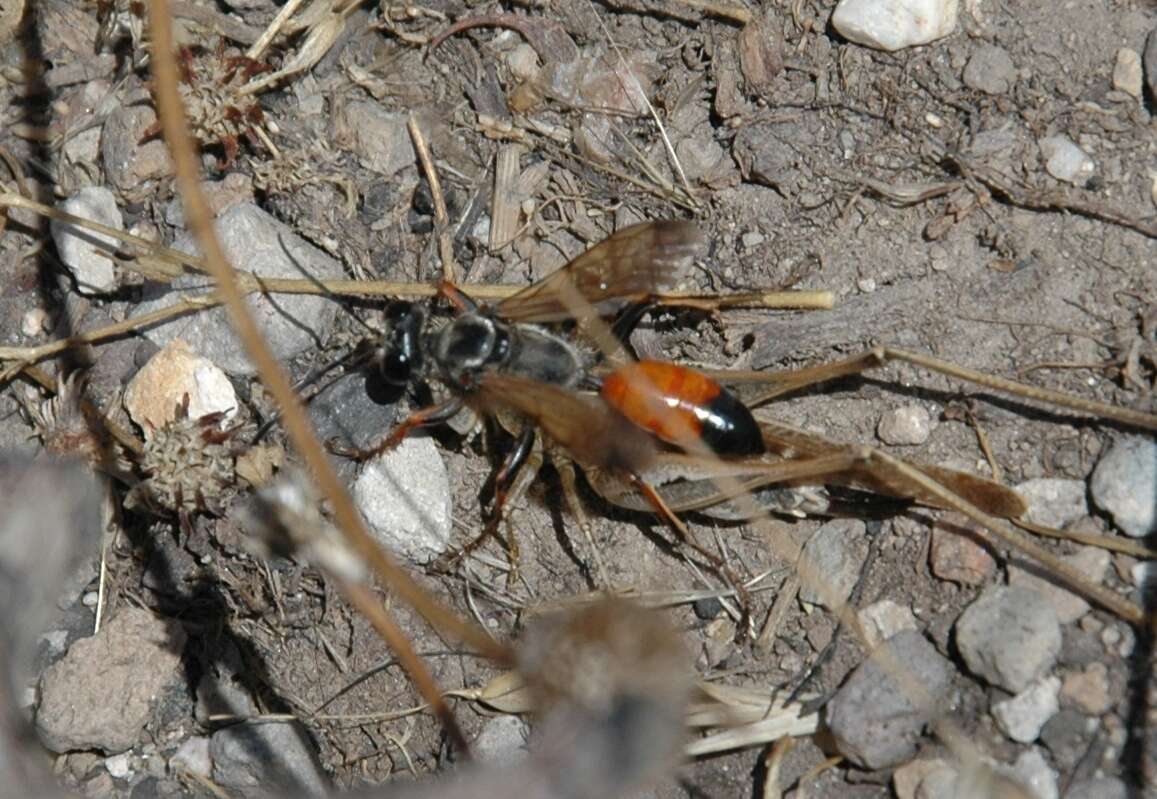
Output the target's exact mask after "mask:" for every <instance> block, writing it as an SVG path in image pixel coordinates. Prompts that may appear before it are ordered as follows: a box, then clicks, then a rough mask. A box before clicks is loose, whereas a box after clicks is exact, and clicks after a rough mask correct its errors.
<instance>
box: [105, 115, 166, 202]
mask: <svg viewBox="0 0 1157 799" xmlns="http://www.w3.org/2000/svg"><path fill="white" fill-rule="evenodd" d="M142 99H143V98H142ZM156 121H157V115H156V112H155V111H153V109H152V107H151V106H150V104H149V103H147V102H125V103H123V104H121V105H120V106H118V107H117V109H116V110H115V111H113V112H112V114H111V115H110V116H109V118H108V121H107V122H105V124H104V129H103V130H102V131H101V137H100V152H101V161H102V162H103V163H104V168H105V173H106V174H107V175H108V178H109V181H110V182H111V183H112V184H113V186H114V187H116V189H117V191H119V192H120V193H121V195H122V196H123V197H124V199H125V200H128V201H130V202H132V201H139V200H143V199H144V198H146V197H149V196H151V195H153V194H154V193H155V191H156V181H157V180H159V179H161V178H165V177H168V176H169V175H171V174H172V173H173V161H172V159H171V158H170V157H169V148H168V147H167V146H166V145H165V142H164V140H163V139H162V138H161V137H160V136H156V137H152V138H150V139H148V140H147V141H142V139H144V135H145V132H146V131H147V130H148V129H149V128H150V127H151V126H153V125H154V124H155V123H156Z"/></svg>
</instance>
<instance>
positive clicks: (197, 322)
mask: <svg viewBox="0 0 1157 799" xmlns="http://www.w3.org/2000/svg"><path fill="white" fill-rule="evenodd" d="M214 227H215V229H216V231H217V235H218V237H219V238H220V239H221V245H222V247H224V249H225V254H226V255H227V256H228V258H229V260H230V261H231V262H232V263H233V264H234V265H236V266H238V267H241V268H244V269H247V270H249V271H251V272H253V273H254V274H256V275H258V276H260V277H269V278H296V279H310V280H332V279H337V278H340V277H342V276H343V273H342V268H341V264H339V263H338V262H337V261H336V260H334V259H333V258H331V257H330V256H328V255H326V254H325V253H323V252H322V251H321V250H319V249H317V248H316V247H314V246H313V245H312V244H310V243H309V242H307V241H306V240H305V239H303V238H301V237H300V236H298V235H297V234H296V233H294V232H293V231H292V230H291V229H290V228H289V227H288V226H287V225H285V224H284V223H282V222H280V221H278V220H277V219H275V218H274V217H273V216H271V215H270V214H268V213H267V212H265V211H263V210H262V209H260V208H258V207H257V206H256V205H252V204H250V203H241V204H239V205H235V206H233V207H232V208H230V209H229V210H228V211H226V212H225V213H224V214H222V215H221V216H220V217H218V219H217V221H216V223H215V225H214ZM173 248H174V249H177V250H180V251H182V252H187V253H192V252H195V251H196V245H195V243H194V240H193V238H192V236H185V237H183V238H182V239H180V240H179V241H177V242H176V243H175V244H174V245H173ZM212 290H213V280H212V279H211V278H208V277H206V276H204V275H188V276H183V277H180V278H178V279H177V280H174V281H173V282H172V283H171V284H169V285H167V286H156V285H153V286H150V287H148V288H147V289H146V297H147V299H146V301H145V302H141V303H139V304H138V305H137V307H136V308H134V309H133V316H134V317H139V316H143V315H144V314H147V313H151V312H154V311H158V310H160V309H162V308H167V307H168V306H170V305H174V304H176V303H177V302H179V301H181V300H182V299H184V297H182V296H181V295H183V294H188V295H192V296H200V295H202V294H205V293H207V292H210V291H212ZM246 303H247V304H248V305H249V310H250V312H251V313H252V314H253V317H254V319H255V321H256V322H257V326H258V328H260V330H261V332H262V334H263V335H264V336H265V339H266V341H267V343H268V344H269V347H270V349H272V350H273V355H274V357H276V358H277V359H278V360H283V361H284V360H288V359H290V358H293V357H294V356H296V355H298V354H299V353H301V352H303V351H305V350H306V349H307V348H309V347H316V346H317V342H318V341H319V340H321V339H323V338H324V337H325V335H326V333H327V332H328V330H329V327H330V326H331V325H332V324H333V320H334V317H335V316H336V314H337V305H336V304H335V303H334V301H333V300H331V299H330V298H328V297H314V296H308V295H304V294H303V295H285V294H279V295H272V296H267V295H264V294H260V293H257V294H250V295H249V296H248V297H247V298H246ZM144 334H145V336H146V337H147V338H148V339H149V340H151V341H152V342H154V343H155V344H157V345H158V346H162V347H163V346H164V345H166V344H168V343H169V342H170V341H173V340H174V339H177V338H180V339H184V340H185V341H187V342H189V344H190V346H192V347H193V348H194V349H195V350H196V351H197V352H199V353H200V354H201V355H203V356H205V357H206V358H208V359H209V360H210V361H212V362H213V363H215V364H217V365H218V366H220V367H221V368H222V369H224V370H225V371H226V372H229V373H230V374H244V375H251V374H254V372H255V367H254V366H253V364H252V363H251V362H250V360H249V356H248V355H247V354H246V352H245V348H244V347H243V346H242V344H241V340H240V339H239V338H238V337H237V334H236V333H235V332H234V331H233V326H232V324H230V322H229V317H228V314H227V313H226V312H225V309H224V308H213V309H211V310H202V311H199V312H198V313H194V314H185V315H183V316H179V317H177V318H175V319H169V320H167V321H165V322H161V323H158V324H156V325H153V326H150V327H148V328H146V329H145V331H144Z"/></svg>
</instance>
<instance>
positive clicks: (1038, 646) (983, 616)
mask: <svg viewBox="0 0 1157 799" xmlns="http://www.w3.org/2000/svg"><path fill="white" fill-rule="evenodd" d="M956 645H957V647H958V648H959V649H960V654H961V656H962V657H963V658H964V662H965V663H966V664H967V665H968V668H969V670H971V671H972V673H973V674H976V675H978V676H980V677H982V678H983V679H984V680H986V681H988V682H989V683H991V684H993V685H997V686H999V687H1001V688H1004V689H1005V690H1007V691H1011V692H1013V693H1020V692H1021V691H1023V690H1025V689H1026V688H1028V686H1029V685H1030V684H1031V683H1032V682H1033V680H1036V679H1039V678H1040V677H1043V676H1044V675H1045V674H1047V673H1048V672H1049V671H1051V670H1052V667H1053V665H1054V664H1055V663H1056V660H1057V654H1058V653H1059V652H1060V650H1061V626H1060V622H1059V621H1058V620H1057V614H1056V611H1055V610H1053V608H1052V606H1051V605H1050V604H1049V603H1048V600H1046V599H1045V598H1044V597H1042V596H1041V595H1040V594H1038V593H1037V592H1035V591H1032V590H1029V589H1027V588H1020V587H1016V586H1010V587H1003V586H993V587H992V588H989V589H988V590H986V591H985V592H984V593H982V594H981V595H980V596H979V597H978V598H977V599H976V601H975V602H973V603H972V604H971V605H969V606H968V607H967V608H966V609H965V610H964V612H963V613H961V614H960V618H958V619H957V620H956Z"/></svg>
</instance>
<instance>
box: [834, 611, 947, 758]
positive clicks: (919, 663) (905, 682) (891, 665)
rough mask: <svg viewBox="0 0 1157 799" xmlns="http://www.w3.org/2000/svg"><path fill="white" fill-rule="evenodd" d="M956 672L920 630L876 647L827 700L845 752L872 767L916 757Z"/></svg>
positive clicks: (840, 748)
mask: <svg viewBox="0 0 1157 799" xmlns="http://www.w3.org/2000/svg"><path fill="white" fill-rule="evenodd" d="M952 676H953V670H952V664H951V663H949V662H948V661H947V660H946V659H945V658H944V657H942V656H941V655H940V654H939V653H938V652H937V651H936V649H935V648H934V647H933V646H932V644H930V643H928V641H926V640H925V639H924V637H923V636H921V635H920V634H919V633H917V632H911V631H908V632H902V633H900V634H899V635H896V636H894V637H893V638H890V639H889V640H888V641H886V642H885V643H884V644H882V645H881V646H879V647H877V648H876V650H875V652H873V653H872V655H871V657H869V658H868V660H867V661H865V662H864V663H862V664H861V665H860V666H859V667H858V668H857V669H856V670H855V671H853V672H852V674H851V676H850V677H849V678H848V679H847V681H846V682H845V683H844V684H843V686H841V687H840V689H839V691H837V692H836V695H835V696H833V697H832V699H831V701H830V702H829V703H828V706H827V716H828V718H827V721H828V727H829V729H830V730H831V732H832V735H833V737H834V738H835V741H836V746H837V747H838V748H839V750H840V752H841V754H843V755H844V756H845V757H847V758H848V759H849V760H851V761H852V762H854V763H856V764H857V765H859V766H861V767H863V768H868V769H881V768H888V767H890V766H894V765H897V764H898V763H902V762H904V761H905V760H908V759H909V758H911V757H912V755H913V754H915V751H916V742H917V740H918V739H919V736H920V732H921V730H922V729H923V728H924V725H925V724H926V723H927V722H928V721H929V720H930V719H931V718H933V717H934V716H935V715H936V714H937V713H938V712H940V710H941V705H942V704H943V701H944V699H945V698H946V697H947V695H948V691H949V689H950V687H951V685H952Z"/></svg>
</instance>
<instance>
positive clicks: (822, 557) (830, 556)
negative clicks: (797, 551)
mask: <svg viewBox="0 0 1157 799" xmlns="http://www.w3.org/2000/svg"><path fill="white" fill-rule="evenodd" d="M867 529H868V528H867V525H865V524H864V522H862V521H860V520H859V519H833V520H832V521H830V522H828V523H827V524H825V525H823V526H822V527H820V529H818V530H816V532H815V534H814V535H813V536H812V537H811V538H809V539H808V541H807V543H806V544H804V548H803V554H802V556H801V560H802V561H803V563H804V564H805V565H806V567H807V569H808V571H810V572H813V573H814V574H816V575H820V576H821V579H822V580H823V585H819V586H817V585H809V584H805V585H804V587H803V588H802V589H801V590H800V592H799V596H800V599H801V600H803V601H804V602H807V603H808V604H811V605H819V606H820V607H825V608H829V609H831V608H833V607H838V606H839V605H841V604H843V603H844V602H846V601H847V599H848V597H849V596H851V593H852V588H853V587H855V585H856V580H858V579H859V576H860V567H861V566H862V565H863V563H864V559H865V558H867V556H868V539H867V537H866V534H867Z"/></svg>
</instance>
